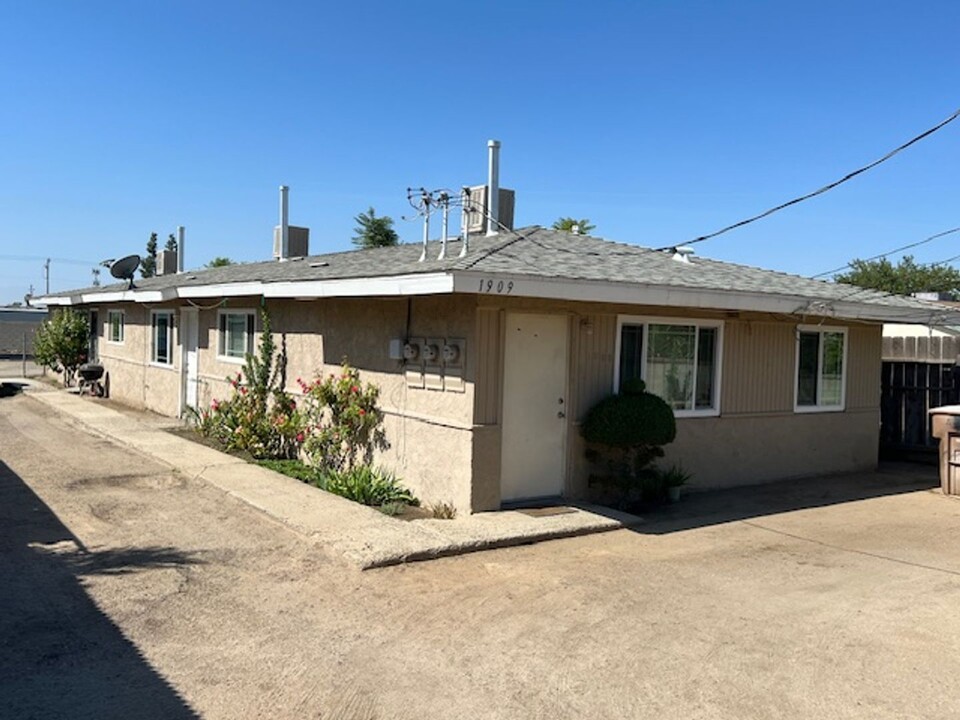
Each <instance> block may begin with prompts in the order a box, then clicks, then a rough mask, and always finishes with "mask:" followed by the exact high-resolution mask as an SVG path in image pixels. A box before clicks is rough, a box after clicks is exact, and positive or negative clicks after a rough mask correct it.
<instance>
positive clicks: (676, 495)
mask: <svg viewBox="0 0 960 720" xmlns="http://www.w3.org/2000/svg"><path fill="white" fill-rule="evenodd" d="M690 477H691V475H690V473H688V472H687V471H686V470H684V469H683V468H682V467H681V466H680V465H671V466H670V467H669V468H668V469H666V470H661V471H660V479H661V480H662V481H663V485H664V487H666V489H667V499H668V500H669V501H670V502H678V501H679V500H680V488H681V487H682V486H683V485H686V484H687V481H688V480H689V479H690Z"/></svg>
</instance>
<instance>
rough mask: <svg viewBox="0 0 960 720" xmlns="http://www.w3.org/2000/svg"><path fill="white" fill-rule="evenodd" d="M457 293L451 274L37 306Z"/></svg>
mask: <svg viewBox="0 0 960 720" xmlns="http://www.w3.org/2000/svg"><path fill="white" fill-rule="evenodd" d="M451 292H453V278H452V276H451V275H450V273H448V272H436V273H414V274H408V275H384V276H378V277H365V278H340V279H332V280H291V281H281V282H259V281H255V282H239V283H215V284H211V285H180V286H177V287H171V288H166V289H163V290H143V289H138V288H134V289H132V290H118V291H112V292H89V293H82V292H81V293H76V294H72V295H56V296H44V297H39V298H37V299H36V302H37V303H42V304H44V305H48V306H71V305H97V304H104V303H117V302H135V303H159V302H165V301H169V300H179V299H185V300H190V299H197V300H205V299H211V298H220V297H250V296H256V297H267V298H296V299H298V300H312V299H316V298H325V297H364V296H392V295H434V294H438V293H451Z"/></svg>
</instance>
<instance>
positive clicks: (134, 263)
mask: <svg viewBox="0 0 960 720" xmlns="http://www.w3.org/2000/svg"><path fill="white" fill-rule="evenodd" d="M138 267H140V256H139V255H127V256H126V257H122V258H120V259H119V260H114V261H113V262H112V263H110V274H111V275H113V276H114V277H115V278H117V280H126V281H127V282H129V283H130V284H129V285H128V286H127V289H128V290H133V274H134V273H135V272H136V271H137V268H138Z"/></svg>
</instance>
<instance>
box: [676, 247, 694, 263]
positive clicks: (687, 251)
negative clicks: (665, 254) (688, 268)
mask: <svg viewBox="0 0 960 720" xmlns="http://www.w3.org/2000/svg"><path fill="white" fill-rule="evenodd" d="M694 252H695V250H694V249H693V248H692V247H690V246H689V245H678V246H677V247H675V248H674V249H673V259H674V260H676V261H677V262H682V263H687V264H688V265H689V264H690V256H691V255H693V254H694Z"/></svg>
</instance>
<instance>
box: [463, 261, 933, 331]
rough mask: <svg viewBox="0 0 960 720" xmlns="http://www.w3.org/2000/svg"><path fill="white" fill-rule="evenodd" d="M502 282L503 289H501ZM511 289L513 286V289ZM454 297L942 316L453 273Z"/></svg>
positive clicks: (770, 297) (874, 316) (863, 316)
mask: <svg viewBox="0 0 960 720" xmlns="http://www.w3.org/2000/svg"><path fill="white" fill-rule="evenodd" d="M501 281H502V283H503V284H502V285H501ZM511 283H512V285H511ZM454 292H458V293H474V294H480V295H494V296H496V295H499V296H504V297H506V296H511V295H515V296H520V297H539V298H550V299H555V300H581V301H585V302H607V303H623V304H629V305H659V306H663V307H682V308H702V309H713V310H743V311H754V312H768V313H779V314H785V315H798V316H799V315H815V316H818V317H820V316H823V317H836V318H841V319H846V320H868V321H872V322H880V321H883V320H887V321H896V320H899V321H901V322H918V318H926V319H927V321H929V318H930V317H932V316H937V317H938V318H941V319H940V322H943V320H942V316H943V313H942V312H941V311H940V309H939V308H931V310H930V312H929V313H925V311H924V310H923V309H920V308H907V307H904V308H897V307H891V306H880V305H878V306H871V305H868V304H866V303H863V304H861V303H844V302H837V301H835V300H828V299H823V300H821V299H817V298H809V297H801V296H793V295H774V294H770V293H744V292H737V291H731V290H707V289H700V288H687V287H678V286H669V285H640V284H636V285H635V284H631V283H616V282H603V281H595V280H566V279H560V278H537V277H530V276H525V275H511V274H509V273H479V272H469V271H467V272H464V271H460V272H454Z"/></svg>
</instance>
